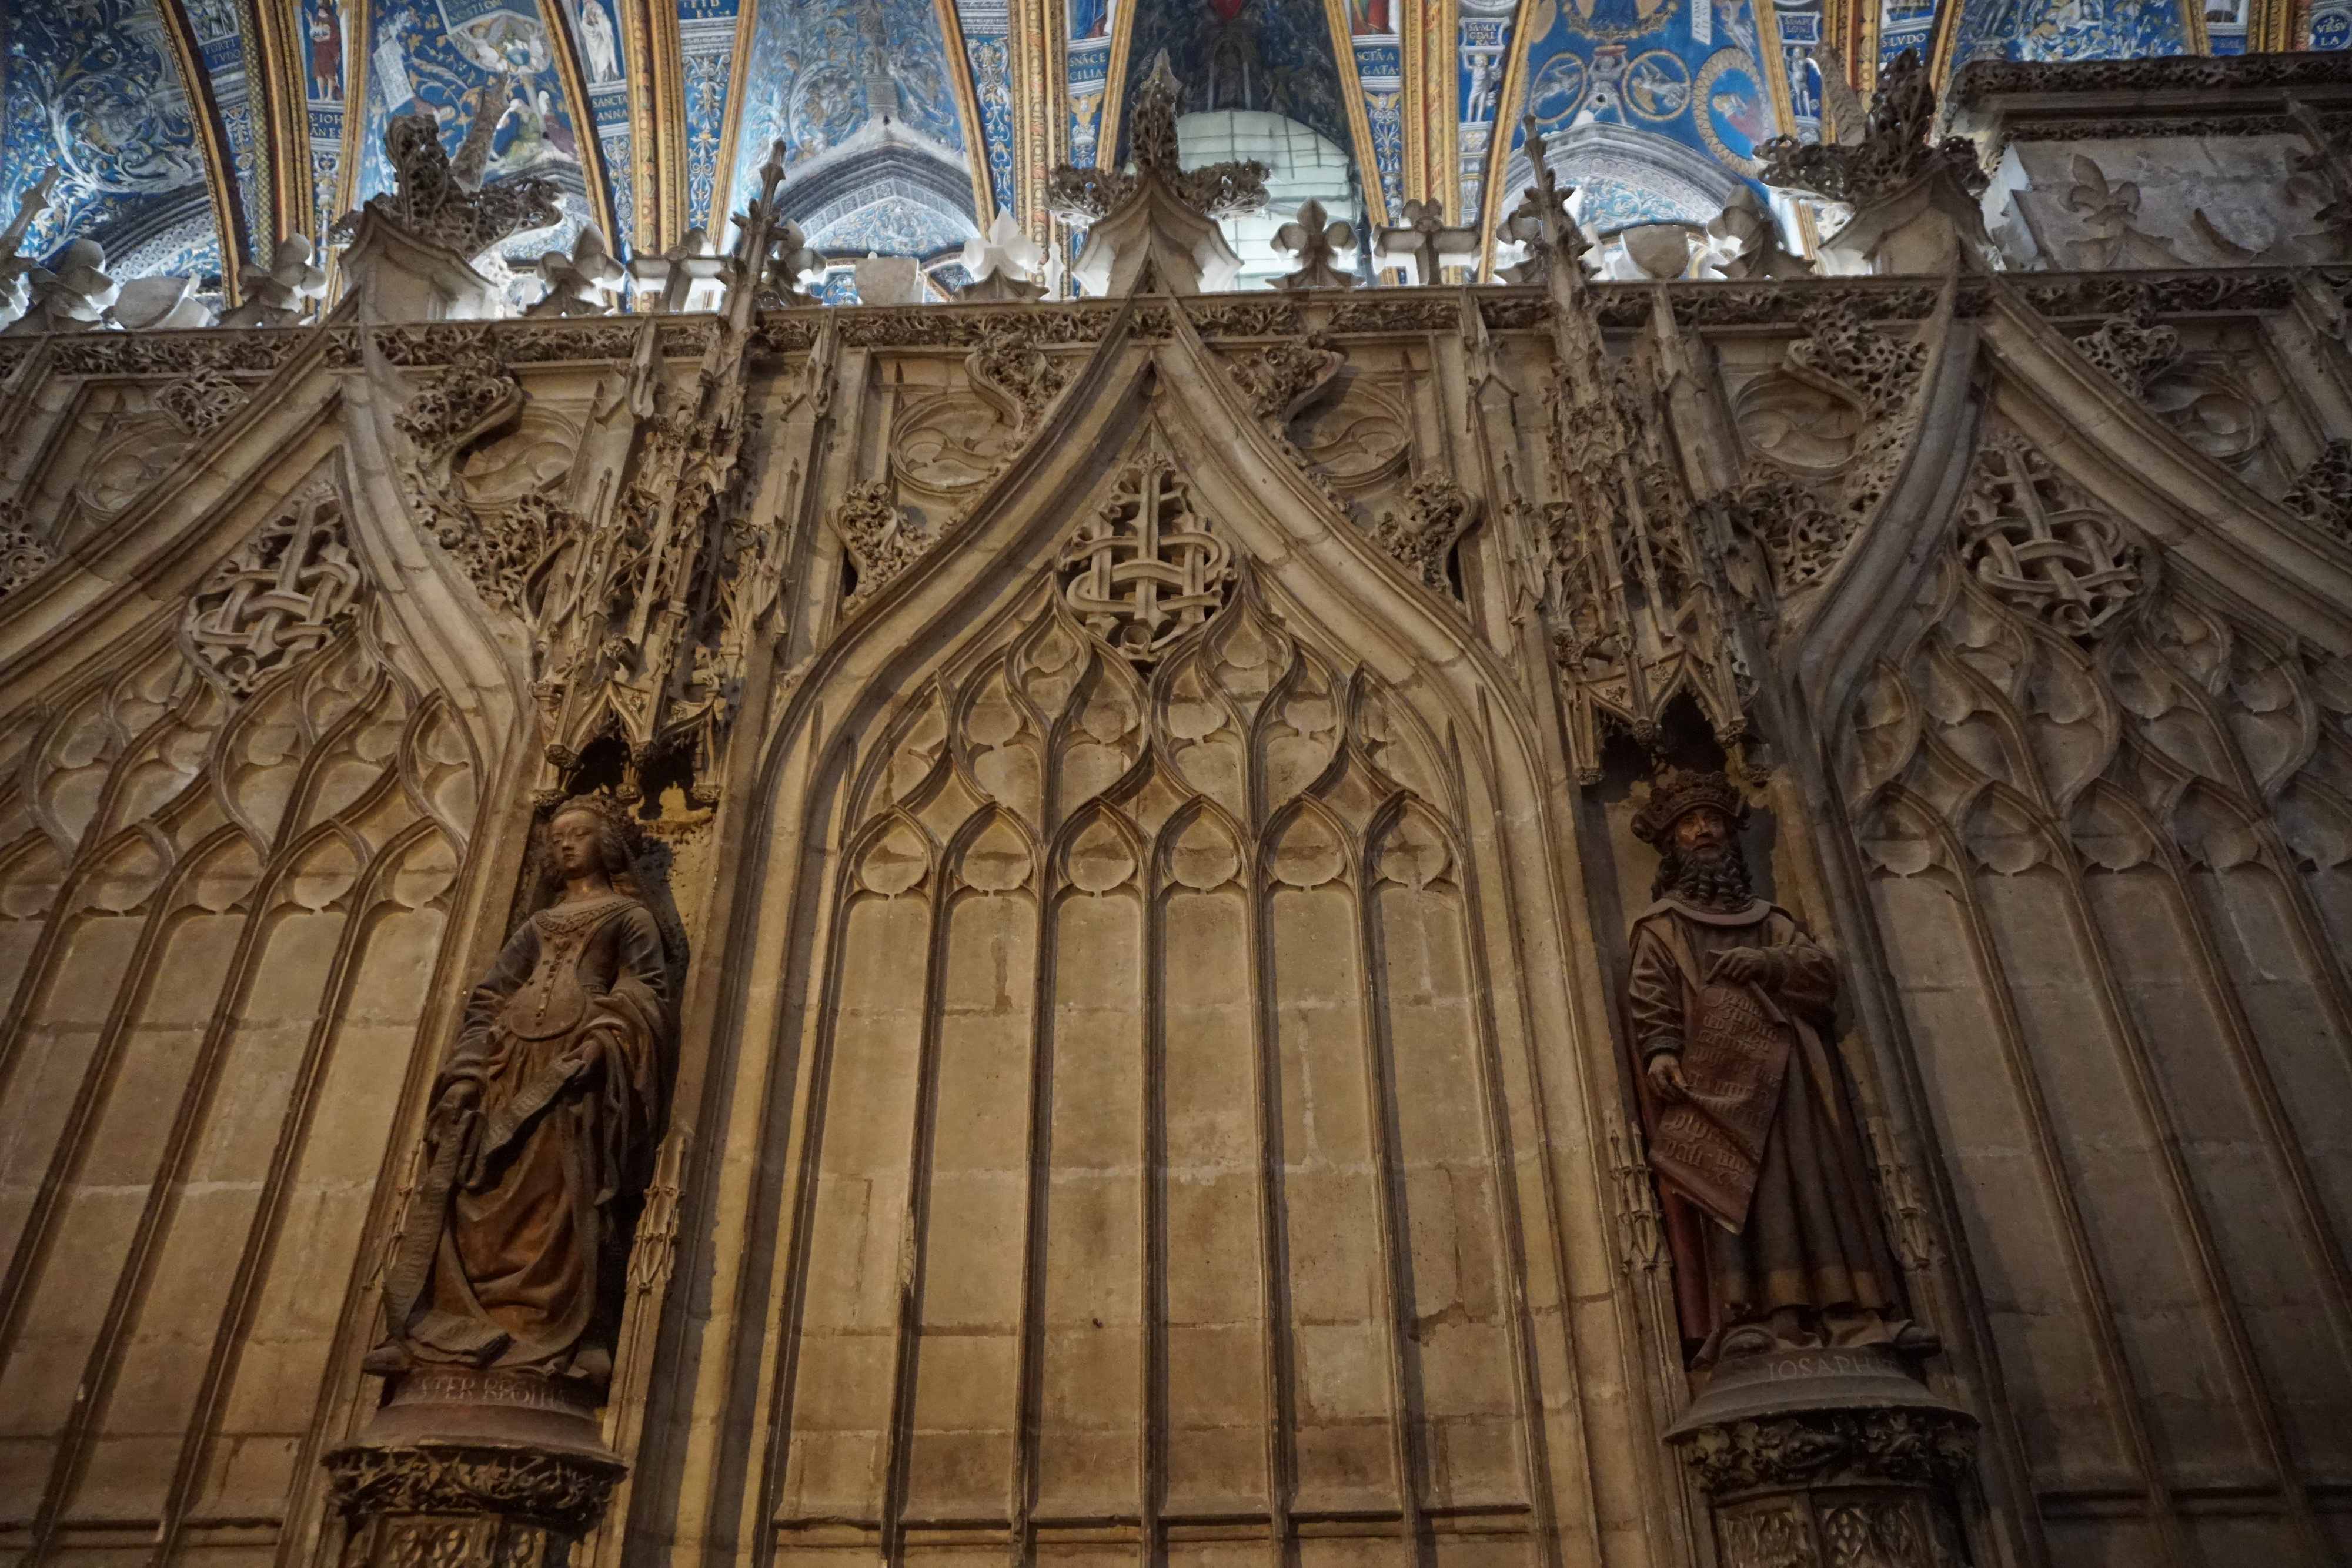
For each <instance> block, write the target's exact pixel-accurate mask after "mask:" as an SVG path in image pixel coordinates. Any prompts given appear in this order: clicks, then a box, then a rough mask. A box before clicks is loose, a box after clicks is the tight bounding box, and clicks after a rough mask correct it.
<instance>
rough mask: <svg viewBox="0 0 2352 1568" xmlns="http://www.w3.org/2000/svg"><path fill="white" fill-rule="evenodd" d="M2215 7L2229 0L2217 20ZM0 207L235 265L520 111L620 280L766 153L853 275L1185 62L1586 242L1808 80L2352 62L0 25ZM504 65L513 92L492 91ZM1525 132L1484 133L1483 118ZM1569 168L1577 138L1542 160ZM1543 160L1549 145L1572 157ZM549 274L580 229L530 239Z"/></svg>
mask: <svg viewBox="0 0 2352 1568" xmlns="http://www.w3.org/2000/svg"><path fill="white" fill-rule="evenodd" d="M2233 7H2234V9H2233ZM0 22H5V29H6V34H5V43H6V50H5V141H0V182H5V191H6V192H8V193H14V192H16V191H17V190H20V189H21V188H23V187H24V186H25V185H26V184H28V183H31V182H32V180H33V179H34V178H35V177H37V175H38V173H39V172H40V171H41V170H42V169H43V168H45V167H47V165H49V164H50V163H52V162H54V163H55V164H57V165H58V169H59V178H58V186H57V193H56V206H55V209H54V210H53V211H52V212H51V213H50V214H48V215H47V217H45V218H44V219H42V220H41V221H40V222H39V223H38V224H37V225H35V227H34V228H33V229H32V231H31V232H30V234H29V235H28V236H27V239H26V244H25V246H23V249H24V251H25V252H26V254H28V255H45V254H47V253H49V252H51V251H53V250H54V249H55V248H56V246H58V245H59V244H61V243H62V242H63V240H64V239H65V238H66V237H68V235H89V236H90V237H93V238H96V239H98V240H99V241H100V243H101V244H103V245H104V246H105V247H106V250H107V253H108V256H109V257H110V263H111V267H110V269H111V270H113V271H114V272H115V273H116V275H117V276H118V277H137V276H143V275H147V274H152V273H191V274H196V275H218V274H224V273H226V274H228V275H230V276H229V278H228V281H227V284H226V292H227V293H228V294H229V295H230V297H231V298H234V297H235V294H236V280H235V277H234V274H235V273H236V271H237V269H238V268H240V267H243V266H244V265H246V258H247V257H249V256H254V255H256V254H257V253H258V254H262V255H265V256H266V254H267V253H268V249H269V248H270V246H271V244H272V242H274V240H275V239H276V238H277V237H278V236H280V235H287V234H294V233H300V234H307V235H314V236H315V235H321V234H323V233H325V232H326V231H327V229H328V228H329V227H330V226H331V225H332V224H333V222H334V220H335V219H336V218H337V217H338V216H339V215H341V214H343V213H345V212H347V211H349V210H350V209H352V207H354V206H356V205H358V204H360V203H361V202H362V201H364V200H365V199H366V198H367V197H368V196H369V195H371V194H373V193H376V192H378V191H382V190H384V189H387V188H388V187H389V185H390V183H391V172H390V170H389V168H388V167H387V166H386V164H385V162H384V158H383V151H382V141H383V130H384V125H385V122H386V120H388V118H389V117H390V116H391V115H392V114H394V113H396V112H399V111H401V110H415V109H416V108H419V107H423V108H425V109H429V110H431V111H433V112H434V113H435V114H436V115H438V116H439V117H440V118H441V120H442V122H443V126H444V132H445V136H446V140H447V141H448V142H449V144H450V145H451V146H452V147H453V148H454V147H455V146H456V144H457V140H458V138H459V137H460V136H462V135H463V133H464V131H465V130H466V128H467V124H468V122H469V121H470V120H471V118H472V116H473V114H474V113H475V112H477V111H478V101H479V102H487V103H488V110H489V112H492V113H495V114H499V115H502V116H503V121H504V122H503V124H502V126H501V129H500V130H499V133H498V137H497V141H496V142H495V158H494V161H493V163H492V165H491V169H490V174H491V177H492V178H497V177H500V176H502V175H512V174H520V173H522V172H531V173H534V174H539V175H542V176H545V177H547V178H550V179H552V180H553V181H555V182H556V183H557V184H558V185H559V186H560V187H561V188H562V191H563V193H564V200H565V207H566V212H567V222H568V226H570V227H572V228H574V229H576V228H577V227H578V226H579V225H583V224H587V223H593V224H595V225H597V226H598V227H599V228H601V229H602V230H603V231H604V233H605V234H606V235H610V236H613V237H614V240H615V242H616V245H615V248H616V249H619V250H621V251H622V252H623V253H624V254H626V253H628V252H630V251H635V250H662V249H667V248H669V247H671V246H674V245H676V244H677V242H678V241H679V240H680V238H681V236H683V235H686V234H687V232H688V230H689V229H690V228H693V227H697V226H699V227H702V228H704V229H706V230H707V231H709V233H710V235H711V236H712V237H713V238H714V239H716V240H719V241H720V242H721V243H723V241H724V239H725V237H726V235H725V229H726V217H727V214H729V213H730V212H731V211H733V210H735V209H736V207H737V206H738V205H739V204H740V199H741V195H742V193H744V192H745V190H746V189H747V188H748V187H749V186H750V185H751V184H752V183H754V182H755V179H756V175H755V171H756V170H757V169H758V167H759V165H760V163H761V161H762V160H763V159H764V158H765V157H766V155H767V152H768V148H769V146H770V144H771V143H772V141H777V140H781V141H782V143H783V147H784V156H785V160H786V162H787V165H788V167H789V169H790V176H789V181H788V185H787V191H788V197H787V202H788V205H789V207H790V210H791V213H792V215H793V217H794V219H795V220H796V221H797V222H799V223H800V225H802V227H803V230H804V231H805V232H806V233H807V235H808V236H809V238H810V241H811V243H812V244H814V246H817V247H818V248H819V249H821V250H824V251H825V252H827V253H828V254H829V255H833V256H863V255H866V254H867V253H869V252H878V253H881V254H886V255H912V256H923V257H926V258H929V260H931V261H932V262H933V264H934V265H935V267H937V268H939V269H940V272H941V274H942V280H943V281H950V282H951V281H954V280H955V275H954V272H953V270H952V269H953V260H952V258H953V256H955V255H956V254H957V253H958V252H959V251H960V249H961V245H962V243H963V241H964V240H965V239H966V238H967V237H968V236H970V235H972V234H973V233H975V232H976V230H977V229H978V228H979V227H982V226H984V225H985V223H986V220H987V218H988V217H989V216H990V215H992V213H993V212H994V211H995V210H996V209H997V208H1000V207H1002V208H1004V209H1007V210H1009V211H1011V212H1012V213H1013V214H1014V215H1015V216H1016V217H1018V218H1019V219H1020V220H1021V221H1022V223H1023V224H1024V226H1025V227H1027V228H1028V229H1029V230H1030V232H1031V233H1032V234H1034V235H1037V236H1039V237H1041V238H1045V237H1049V236H1050V237H1052V238H1055V239H1059V240H1066V238H1067V236H1066V235H1060V234H1058V233H1055V224H1056V220H1055V219H1053V218H1052V217H1051V216H1050V215H1049V214H1047V213H1046V212H1045V208H1044V206H1043V202H1042V197H1043V188H1044V185H1045V176H1046V174H1047V172H1048V171H1049V170H1050V169H1051V168H1052V167H1053V166H1054V165H1055V164H1056V163H1057V162H1081V163H1083V162H1093V161H1097V159H1098V158H1100V157H1102V156H1104V155H1105V154H1106V153H1107V152H1115V153H1116V155H1118V156H1122V157H1123V155H1124V152H1123V149H1124V133H1125V128H1126V118H1125V117H1126V113H1127V110H1128V108H1129V105H1130V104H1131V102H1132V101H1133V97H1134V89H1135V88H1136V86H1137V84H1138V83H1139V81H1140V80H1141V78H1142V77H1143V76H1144V75H1145V74H1146V73H1147V72H1148V71H1149V69H1150V62H1151V60H1152V57H1154V56H1155V55H1156V54H1157V53H1158V52H1159V51H1160V50H1161V49H1165V50H1167V51H1168V54H1169V57H1170V59H1171V63H1172V64H1173V66H1174V68H1175V70H1176V73H1177V75H1178V76H1179V77H1180V78H1181V79H1182V80H1183V81H1184V82H1185V84H1186V92H1187V101H1186V103H1185V104H1184V108H1185V109H1186V110H1226V109H1245V110H1270V111H1272V112H1274V113H1276V114H1280V115H1282V116H1285V117H1286V118H1288V119H1290V120H1296V121H1297V122H1298V123H1300V124H1302V125H1305V126H1307V128H1309V129H1310V130H1312V131H1315V132H1317V133H1318V135H1319V136H1320V137H1322V138H1324V139H1326V140H1328V141H1330V142H1331V143H1333V144H1335V145H1336V146H1338V147H1339V148H1341V149H1343V150H1345V151H1346V152H1347V154H1348V155H1349V157H1350V158H1351V159H1352V160H1353V162H1354V166H1355V171H1356V173H1357V175H1358V176H1359V177H1360V182H1361V185H1362V187H1363V203H1364V205H1365V206H1366V207H1367V209H1368V210H1369V211H1370V214H1371V215H1372V216H1373V217H1374V218H1375V219H1381V218H1393V216H1394V214H1396V213H1397V211H1398V209H1399V207H1400V206H1401V204H1402V203H1404V202H1406V201H1409V200H1420V201H1431V200H1433V201H1436V202H1438V203H1440V204H1443V206H1444V211H1445V212H1446V214H1448V216H1449V217H1450V218H1451V219H1452V220H1453V221H1454V222H1457V223H1467V224H1474V225H1480V226H1481V227H1482V228H1484V227H1490V226H1491V225H1492V224H1493V222H1494V220H1495V218H1496V215H1497V214H1498V213H1499V212H1500V211H1501V210H1502V209H1503V207H1504V204H1505V203H1506V201H1507V199H1508V198H1509V197H1511V196H1512V195H1513V194H1514V193H1516V190H1517V187H1519V186H1520V185H1521V184H1523V183H1525V181H1526V180H1527V178H1528V175H1529V170H1528V165H1527V162H1526V160H1525V158H1524V157H1523V156H1521V155H1519V152H1518V148H1519V143H1520V141H1521V133H1520V131H1519V130H1518V129H1517V127H1518V124H1519V120H1520V116H1521V115H1522V114H1523V113H1527V114H1532V115H1533V116H1534V118H1535V119H1536V120H1537V121H1538V123H1539V124H1541V125H1542V126H1544V127H1545V128H1546V130H1547V131H1562V132H1566V133H1568V140H1569V141H1570V143H1571V144H1572V145H1571V148H1570V157H1571V159H1572V162H1573V163H1574V167H1573V168H1572V169H1571V170H1570V174H1571V176H1572V177H1573V178H1574V179H1575V181H1576V182H1577V183H1579V184H1580V185H1581V186H1583V187H1584V188H1585V190H1586V195H1585V197H1584V204H1583V206H1582V209H1581V211H1580V216H1581V217H1582V218H1583V219H1584V221H1585V222H1586V223H1587V225H1592V226H1597V227H1600V228H1602V229H1610V228H1614V227H1618V226H1622V225H1623V224H1626V223H1631V222H1640V221H1648V220H1654V219H1656V218H1660V217H1675V216H1689V215H1691V214H1695V213H1696V214H1700V215H1702V216H1703V215H1705V212H1702V209H1705V211H1706V212H1711V211H1712V208H1711V207H1708V204H1710V203H1714V204H1719V203H1720V201H1721V199H1722V196H1723V195H1724V194H1725V193H1727V191H1728V190H1729V189H1730V187H1731V184H1732V183H1733V182H1735V181H1737V180H1738V179H1740V178H1743V177H1745V176H1746V175H1747V174H1748V172H1749V170H1750V164H1749V154H1750V153H1751V152H1752V151H1753V149H1754V147H1755V146H1756V144H1757V143H1758V142H1759V141H1763V140H1764V139H1765V138H1767V137H1769V136H1771V135H1775V134H1779V133H1780V132H1782V131H1794V132H1795V133H1797V134H1799V135H1801V136H1810V135H1812V134H1816V133H1817V132H1818V128H1819V122H1820V116H1821V109H1820V105H1821V102H1822V81H1821V75H1820V72H1821V68H1822V64H1821V59H1820V55H1821V51H1822V47H1823V46H1824V45H1828V46H1832V47H1833V48H1834V49H1835V51H1836V55H1837V57H1842V58H1843V60H1844V61H1846V62H1847V65H1846V71H1847V74H1848V75H1849V77H1851V78H1855V85H1857V86H1860V87H1863V88H1864V89H1865V90H1866V89H1867V87H1868V80H1869V74H1870V69H1871V64H1872V62H1874V61H1875V60H1879V59H1885V58H1891V57H1893V56H1894V55H1895V53H1897V52H1899V51H1900V50H1901V49H1903V48H1906V47H1916V48H1918V49H1920V50H1921V51H1922V52H1923V54H1925V55H1926V56H1927V57H1928V58H1929V59H1930V61H1931V63H1932V64H1933V65H1934V67H1935V68H1936V70H1937V74H1938V76H1939V78H1940V77H1948V74H1949V72H1950V70H1951V69H1952V68H1954V67H1955V66H1956V65H1958V64H1959V63H1964V62H1966V61H1967V60H1969V59H1970V58H1975V57H1980V56H1984V55H1995V56H2000V57H2009V58H2036V59H2060V58H2066V59H2074V58H2088V57H2121V56H2133V55H2148V54H2176V53H2182V52H2205V51H2210V52H2213V53H2235V52H2239V51H2242V50H2244V49H2246V48H2248V47H2254V48H2265V47H2267V48H2284V47H2290V43H2291V42H2293V43H2295V44H2305V43H2307V42H2308V41H2310V40H2311V39H2312V38H2313V37H2314V36H2315V35H2316V41H2317V42H2318V43H2319V45H2320V46H2322V47H2331V46H2332V47H2343V45H2344V44H2345V42H2346V41H2347V37H2348V36H2352V6H2347V5H2345V3H2344V0H2319V3H2318V5H2317V8H2316V10H2314V9H2313V8H2312V0H2209V3H2208V4H2207V5H2205V6H2204V7H2203V8H2202V9H2200V6H2199V5H2195V4H2192V3H2191V0H2144V3H2133V0H0ZM501 74H503V75H504V76H505V77H506V78H507V85H506V86H505V87H504V88H503V89H501V88H499V87H497V86H495V85H493V84H495V83H496V82H497V81H498V80H499V77H500V76H501ZM1498 125H1500V126H1506V127H1509V128H1511V129H1510V131H1509V133H1508V134H1507V135H1505V136H1501V137H1497V136H1496V133H1495V127H1496V126H1498ZM1554 142H1555V145H1558V144H1559V138H1554ZM1556 156H1558V154H1556ZM525 237H526V240H527V242H528V243H527V245H526V246H524V248H526V249H530V250H537V249H541V248H545V247H547V246H549V245H550V244H551V243H561V241H562V237H563V236H562V235H549V234H547V233H544V232H542V233H541V234H539V235H530V236H525Z"/></svg>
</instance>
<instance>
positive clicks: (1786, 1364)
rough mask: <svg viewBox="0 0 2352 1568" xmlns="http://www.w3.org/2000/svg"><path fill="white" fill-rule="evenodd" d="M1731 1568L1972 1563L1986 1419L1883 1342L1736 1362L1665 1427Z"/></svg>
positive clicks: (1917, 1567) (1919, 1567)
mask: <svg viewBox="0 0 2352 1568" xmlns="http://www.w3.org/2000/svg"><path fill="white" fill-rule="evenodd" d="M1666 1438H1667V1440H1668V1441H1669V1442H1671V1443H1674V1444H1675V1446H1676V1447H1677V1448H1680V1449H1681V1451H1682V1455H1683V1458H1684V1459H1685V1461H1686V1462H1687V1463H1688V1464H1689V1465H1690V1466H1691V1468H1692V1469H1694V1470H1695V1471H1696V1473H1697V1476H1698V1481H1699V1485H1700V1487H1701V1488H1702V1489H1704V1490H1706V1494H1707V1496H1708V1498H1709V1499H1710V1500H1712V1501H1713V1503H1714V1505H1715V1530H1716V1542H1717V1550H1718V1552H1719V1554H1720V1562H1721V1563H1722V1565H1723V1568H1864V1565H1867V1568H1959V1565H1961V1564H1964V1563H1968V1562H1969V1554H1968V1548H1967V1545H1966V1543H1965V1540H1964V1538H1963V1536H1962V1534H1961V1531H1960V1529H1959V1521H1958V1513H1957V1511H1956V1509H1955V1506H1954V1496H1953V1489H1954V1487H1955V1485H1956V1484H1957V1483H1958V1481H1959V1479H1961V1478H1962V1477H1963V1476H1965V1475H1966V1474H1967V1473H1968V1469H1969V1465H1970V1463H1971V1462H1972V1458H1973V1454H1974V1451H1975V1446H1976V1421H1975V1418H1974V1417H1972V1416H1969V1415H1968V1414H1967V1413H1966V1412H1965V1411H1962V1410H1959V1409H1958V1408H1956V1407H1954V1406H1951V1405H1949V1404H1947V1403H1946V1402H1945V1401H1944V1400H1942V1399H1941V1398H1939V1397H1937V1396H1936V1395H1935V1394H1934V1393H1933V1392H1931V1391H1930V1390H1929V1389H1928V1388H1927V1386H1926V1385H1924V1384H1922V1383H1920V1382H1919V1381H1918V1379H1916V1378H1915V1377H1913V1376H1912V1375H1910V1373H1909V1372H1908V1371H1907V1370H1906V1367H1905V1366H1904V1364H1903V1362H1902V1360H1901V1359H1900V1358H1899V1357H1897V1356H1896V1355H1895V1354H1894V1353H1893V1352H1891V1351H1887V1350H1884V1349H1880V1348H1877V1347H1864V1348H1858V1349H1850V1350H1819V1351H1799V1352H1787V1353H1781V1354H1765V1355H1750V1356H1739V1357H1732V1358H1727V1359H1726V1360H1725V1361H1724V1362H1723V1363H1722V1364H1721V1365H1719V1366H1718V1367H1717V1369H1716V1372H1715V1375H1714V1376H1713V1377H1712V1378H1711V1379H1710V1380H1709V1382H1708V1384H1707V1386H1706V1389H1705V1390H1704V1391H1703V1392H1702V1393H1701V1394H1700V1395H1699V1396H1698V1398H1697V1399H1696V1401H1695V1402H1694V1403H1693V1404H1692V1406H1691V1407H1690V1409H1689V1411H1688V1412H1687V1413H1686V1414H1685V1416H1683V1418H1682V1419H1681V1420H1680V1421H1678V1422H1676V1423H1675V1425H1674V1427H1672V1428H1671V1429H1670V1430H1669V1431H1668V1432H1667V1433H1666Z"/></svg>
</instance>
